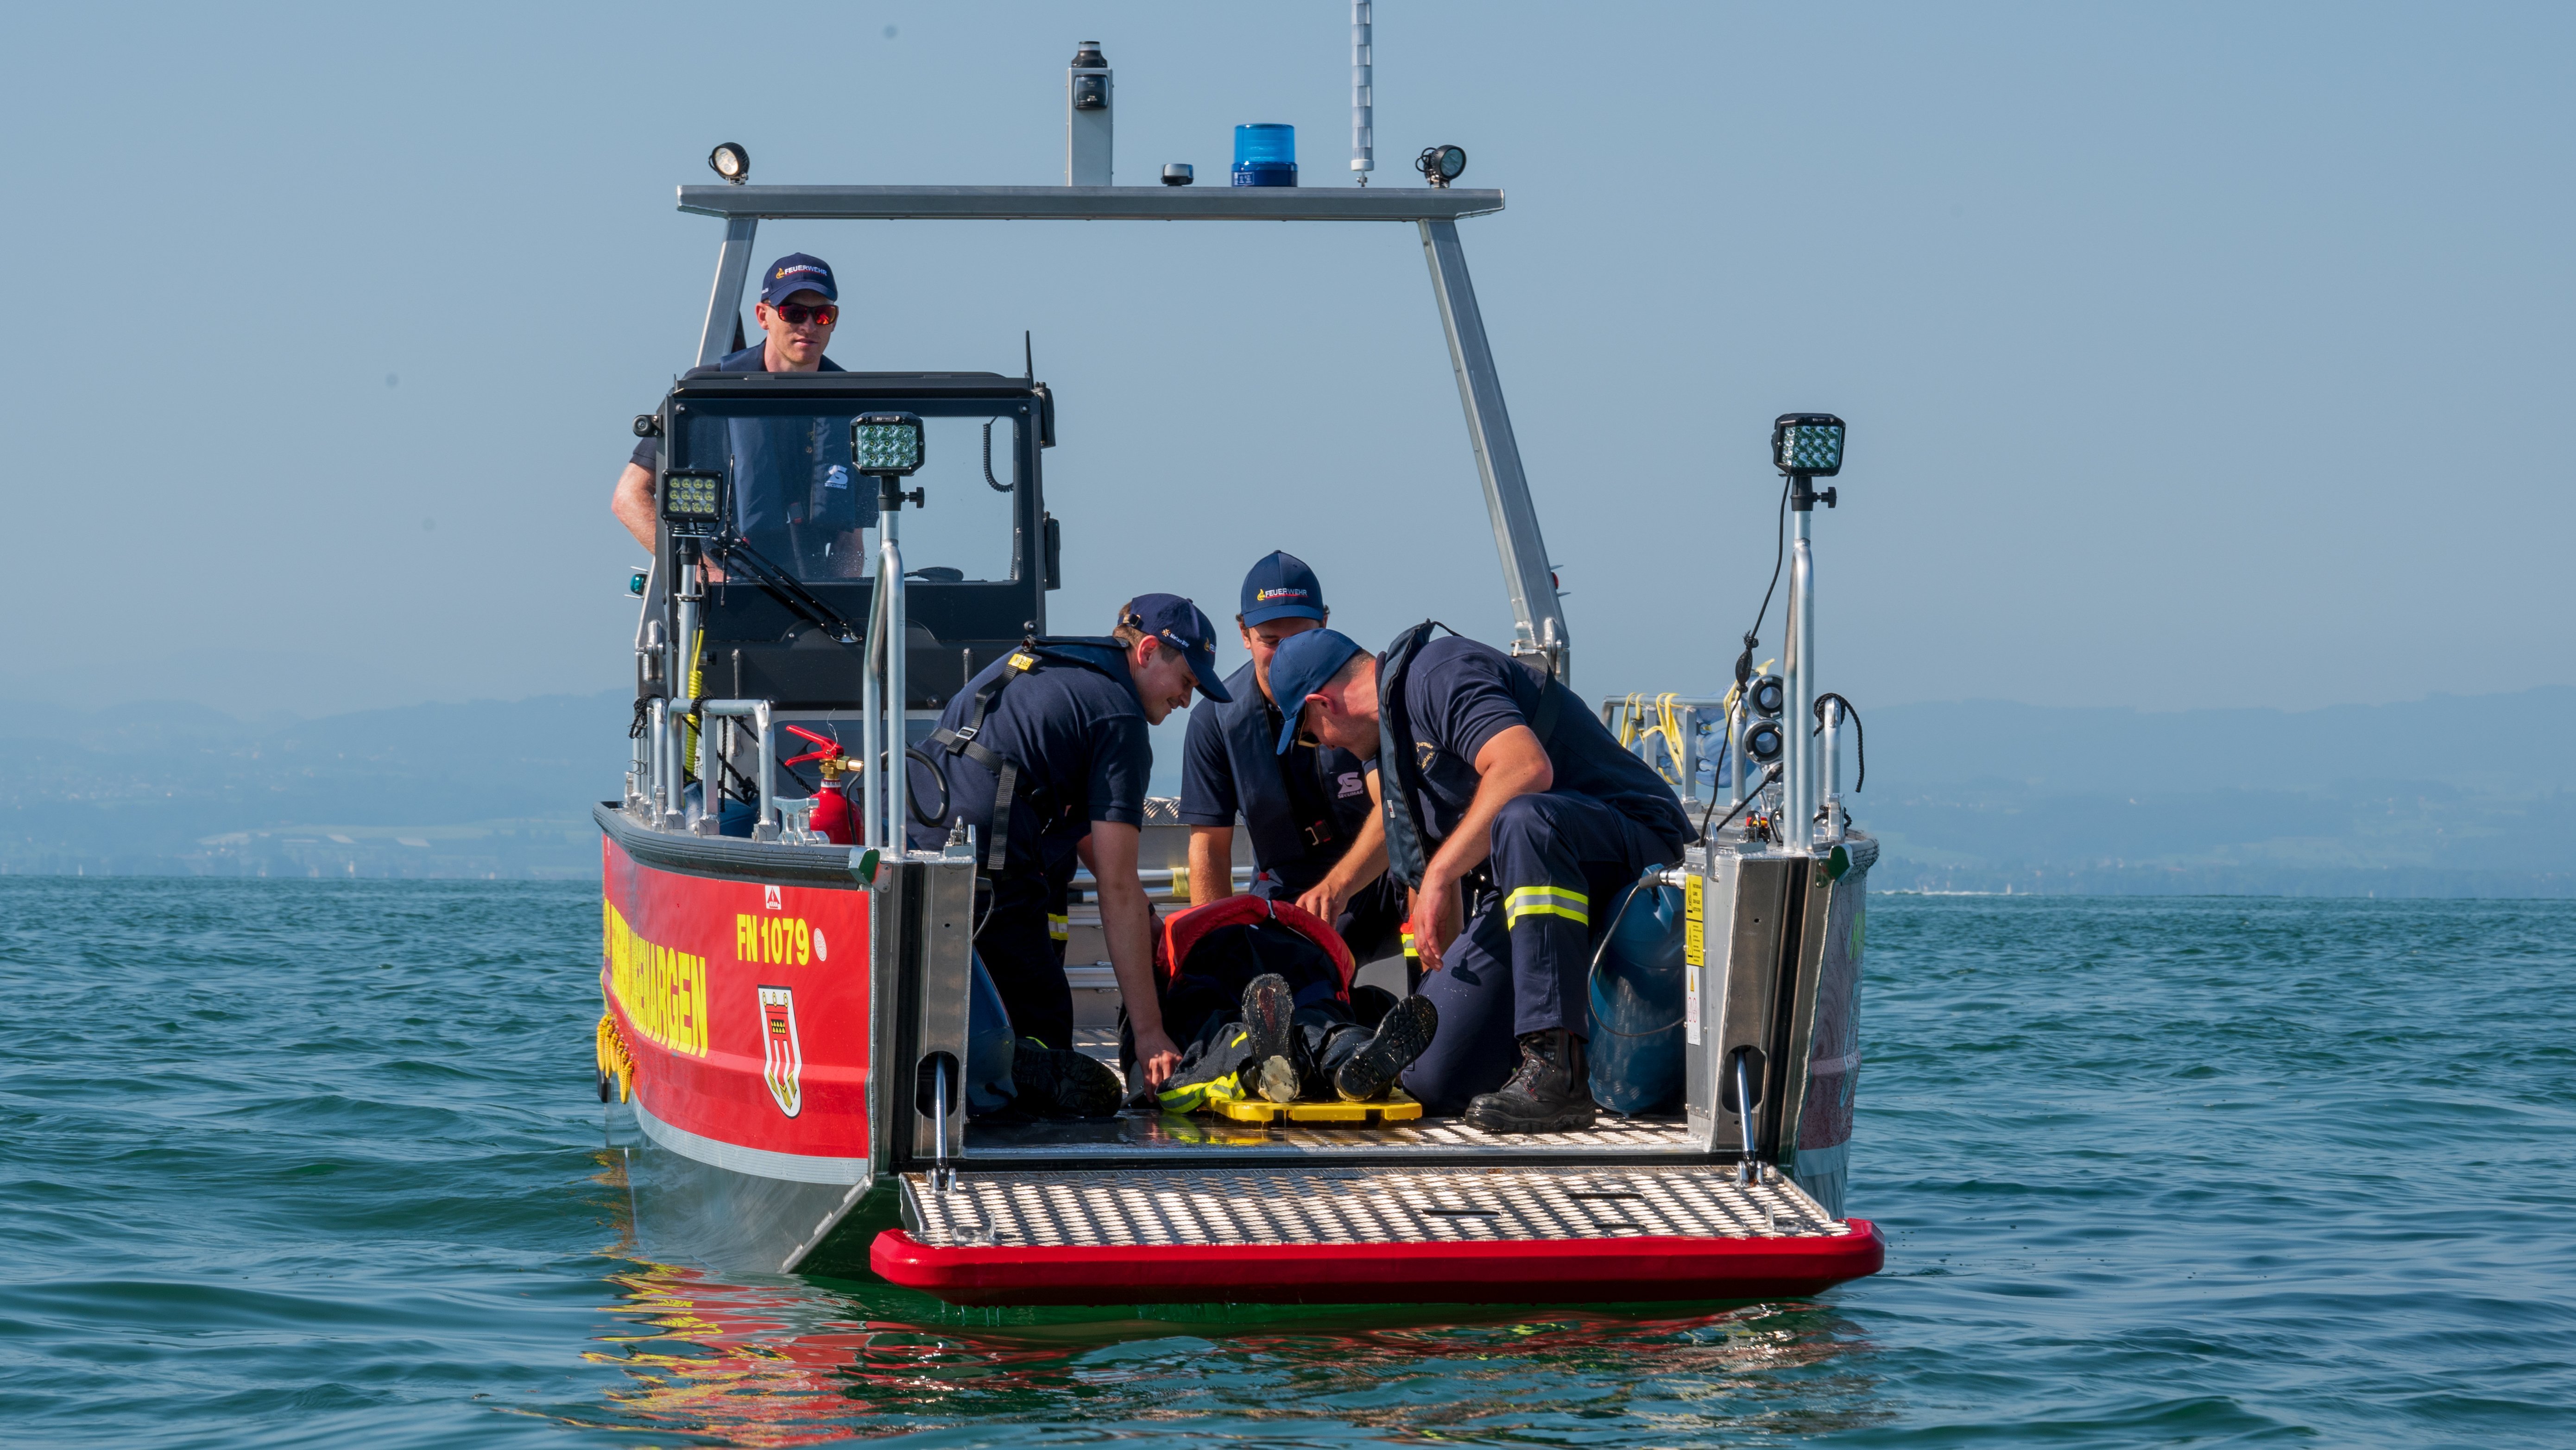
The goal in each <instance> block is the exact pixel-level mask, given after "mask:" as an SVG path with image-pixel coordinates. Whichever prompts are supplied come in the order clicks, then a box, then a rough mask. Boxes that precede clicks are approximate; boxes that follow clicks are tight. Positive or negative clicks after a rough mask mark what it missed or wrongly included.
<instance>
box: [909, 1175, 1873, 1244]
mask: <svg viewBox="0 0 2576 1450" xmlns="http://www.w3.org/2000/svg"><path fill="white" fill-rule="evenodd" d="M903 1183H904V1217H905V1225H906V1227H907V1228H908V1229H909V1230H910V1231H911V1233H912V1236H913V1238H914V1239H915V1240H916V1241H917V1242H919V1243H921V1244H923V1245H925V1246H930V1247H943V1248H944V1247H956V1246H975V1245H991V1246H997V1247H998V1246H1019V1247H1026V1248H1103V1247H1114V1246H1126V1245H1148V1244H1164V1245H1178V1244H1192V1245H1224V1244H1238V1245H1249V1244H1423V1243H1450V1242H1478V1243H1492V1242H1502V1241H1543V1240H1559V1241H1562V1240H1576V1239H1605V1238H1638V1237H1647V1238H1652V1237H1691V1238H1706V1239H1748V1238H1771V1239H1778V1238H1807V1239H1814V1238H1841V1237H1843V1236H1845V1235H1847V1234H1849V1233H1851V1232H1852V1226H1851V1225H1850V1224H1848V1223H1844V1222H1838V1221H1836V1220H1835V1219H1833V1218H1831V1217H1829V1216H1828V1215H1827V1214H1826V1213H1825V1211H1824V1209H1823V1208H1822V1207H1820V1206H1819V1205H1818V1204H1817V1203H1816V1201H1815V1200H1814V1199H1812V1198H1809V1197H1808V1196H1807V1195H1806V1194H1804V1193H1802V1192H1800V1191H1799V1190H1798V1188H1797V1185H1795V1184H1793V1183H1790V1182H1787V1181H1786V1180H1784V1179H1782V1178H1781V1177H1780V1176H1779V1175H1778V1174H1777V1173H1776V1172H1775V1173H1771V1174H1767V1175H1766V1176H1765V1178H1764V1180H1763V1181H1761V1182H1756V1183H1750V1184H1740V1183H1738V1182H1736V1181H1735V1171H1734V1170H1733V1169H1731V1168H1713V1167H1673V1168H1658V1169H1650V1170H1642V1171H1621V1170H1616V1169H1611V1170H1604V1169H1597V1168H1518V1169H1490V1170H1481V1171H1479V1170H1468V1171H1459V1170H1456V1169H1450V1170H1446V1171H1442V1170H1436V1169H1435V1170H1430V1171H1426V1172H1403V1171H1390V1170H1377V1171H1372V1172H1350V1171H1335V1170H1332V1169H1316V1168H1293V1167H1283V1168H1279V1169H1269V1170H1265V1169H1258V1168H1244V1169H1236V1170H1234V1171H1231V1172H1214V1173H1192V1172H1187V1171H1182V1170H1162V1171H1156V1172H1148V1173H1134V1172H1118V1173H1101V1172H1081V1171H1073V1172H1006V1173H989V1174H988V1173H974V1172H964V1173H960V1174H958V1175H957V1179H956V1183H955V1185H954V1186H953V1187H951V1188H950V1189H949V1190H948V1191H946V1192H940V1191H937V1190H935V1189H933V1188H932V1187H931V1185H930V1181H929V1176H928V1175H926V1174H920V1173H912V1174H907V1175H905V1177H904V1180H903Z"/></svg>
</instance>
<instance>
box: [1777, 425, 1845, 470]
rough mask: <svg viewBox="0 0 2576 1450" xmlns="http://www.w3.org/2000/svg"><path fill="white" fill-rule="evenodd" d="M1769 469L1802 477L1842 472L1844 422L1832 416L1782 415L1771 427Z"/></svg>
mask: <svg viewBox="0 0 2576 1450" xmlns="http://www.w3.org/2000/svg"><path fill="white" fill-rule="evenodd" d="M1771 466H1772V467H1774V468H1777V469H1779V470H1780V471H1781V472H1782V473H1791V474H1796V475H1798V476H1799V477H1801V478H1831V477H1833V476H1834V475H1835V474H1837V473H1840V472H1842V471H1843V420H1842V419H1840V418H1837V417H1835V416H1834V415H1833V414H1831V413H1783V414H1781V415H1780V416H1779V418H1778V419H1776V420H1775V421H1774V422H1773V423H1772V424H1771Z"/></svg>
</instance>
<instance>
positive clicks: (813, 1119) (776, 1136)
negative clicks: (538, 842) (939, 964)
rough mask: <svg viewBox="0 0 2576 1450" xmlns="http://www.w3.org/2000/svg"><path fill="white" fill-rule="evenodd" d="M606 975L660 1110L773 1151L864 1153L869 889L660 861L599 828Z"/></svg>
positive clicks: (709, 1134) (664, 1116) (674, 1121)
mask: <svg viewBox="0 0 2576 1450" xmlns="http://www.w3.org/2000/svg"><path fill="white" fill-rule="evenodd" d="M600 852H601V881H602V890H601V899H600V929H601V942H600V986H601V989H602V991H603V992H604V993H605V995H606V997H607V1000H608V1003H609V1010H610V1012H612V1013H613V1014H614V1015H615V1016H616V1018H617V1025H618V1029H619V1031H621V1032H622V1033H624V1034H625V1037H626V1044H627V1048H628V1050H629V1051H631V1052H632V1053H633V1054H634V1057H635V1066H636V1074H635V1077H636V1081H635V1096H636V1098H637V1100H638V1101H639V1102H641V1103H642V1104H643V1106H644V1107H645V1109H646V1110H647V1111H649V1112H650V1113H652V1115H653V1116H654V1117H656V1118H659V1119H660V1120H662V1121H663V1122H665V1123H668V1124H670V1125H671V1126H673V1127H676V1128H680V1129H683V1130H685V1131H688V1132H691V1133H695V1134H698V1135H699V1136H701V1137H706V1138H713V1139H715V1140H717V1141H719V1142H723V1143H731V1144H734V1145H736V1146H739V1147H746V1148H759V1149H765V1150H767V1151H770V1152H774V1153H797V1154H803V1155H807V1156H812V1157H825V1158H864V1157H866V1156H867V1153H868V1116H867V1113H868V980H869V972H868V905H869V900H870V898H869V895H868V893H867V892H864V891H856V890H851V891H835V890H830V889H826V888H822V887H812V886H765V885H762V884H760V883H758V882H747V881H718V880H712V879H709V878H707V877H703V876H683V875H679V874H677V873H675V872H670V871H657V870H655V869H653V868H652V867H650V866H646V865H643V864H641V863H639V862H637V861H636V860H635V859H634V858H633V857H631V856H629V855H627V854H626V852H625V851H624V850H623V849H622V848H620V847H619V846H618V844H617V843H616V842H615V841H613V840H608V839H606V838H603V839H602V840H601V842H600Z"/></svg>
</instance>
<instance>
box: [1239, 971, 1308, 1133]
mask: <svg viewBox="0 0 2576 1450" xmlns="http://www.w3.org/2000/svg"><path fill="white" fill-rule="evenodd" d="M1296 1011H1297V999H1296V997H1295V995H1294V994H1292V993H1291V992H1290V991H1289V990H1288V979H1287V978H1285V977H1282V976H1280V975H1279V974H1277V973H1276V972H1265V973H1263V974H1262V975H1260V976H1258V977H1255V978H1253V979H1252V981H1251V982H1250V983H1249V984H1248V985H1246V986H1245V987H1244V989H1243V1030H1244V1032H1245V1033H1246V1034H1247V1035H1249V1036H1250V1038H1251V1039H1252V1040H1251V1044H1250V1046H1251V1049H1252V1056H1251V1062H1252V1064H1253V1066H1252V1068H1251V1071H1250V1072H1249V1074H1248V1077H1249V1079H1250V1080H1249V1081H1247V1082H1245V1084H1244V1085H1245V1086H1246V1087H1249V1088H1251V1089H1252V1090H1253V1091H1255V1092H1257V1093H1259V1094H1261V1096H1263V1097H1265V1098H1268V1099H1269V1100H1270V1101H1272V1102H1274V1103H1287V1102H1295V1101H1296V1100H1297V1069H1296V1066H1295V1065H1294V1064H1293V1063H1291V1062H1290V1061H1289V1054H1290V1052H1291V1051H1292V1050H1293V1049H1292V1048H1291V1046H1290V1043H1289V1038H1290V1034H1291V1033H1292V1032H1294V1030H1295V1025H1294V1019H1295V1016H1296Z"/></svg>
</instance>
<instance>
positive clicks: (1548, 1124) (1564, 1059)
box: [1467, 1027, 1600, 1133]
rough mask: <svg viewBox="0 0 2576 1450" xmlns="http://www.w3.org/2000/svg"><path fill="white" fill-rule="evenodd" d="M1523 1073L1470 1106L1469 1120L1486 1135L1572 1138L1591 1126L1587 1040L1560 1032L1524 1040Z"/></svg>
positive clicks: (1524, 1035)
mask: <svg viewBox="0 0 2576 1450" xmlns="http://www.w3.org/2000/svg"><path fill="white" fill-rule="evenodd" d="M1519 1041H1520V1048H1521V1066H1520V1071H1518V1072H1515V1073H1513V1074H1512V1080H1511V1081H1510V1082H1507V1083H1505V1084H1503V1085H1502V1087H1501V1088H1500V1089H1499V1090H1497V1091H1494V1092H1489V1093H1486V1094H1485V1095H1483V1096H1482V1097H1479V1098H1477V1099H1476V1100H1475V1101H1473V1102H1471V1103H1469V1104H1467V1121H1468V1122H1469V1123H1472V1124H1474V1125H1475V1126H1476V1127H1479V1128H1482V1129H1484V1130H1485V1131H1486V1132H1488V1133H1568V1132H1573V1131H1576V1130H1578V1129H1582V1128H1589V1127H1591V1126H1592V1115H1593V1114H1594V1113H1596V1112H1598V1111H1600V1110H1599V1109H1598V1108H1596V1107H1594V1106H1593V1104H1592V1083H1591V1077H1592V1069H1591V1067H1590V1066H1589V1065H1588V1064H1587V1063H1585V1062H1584V1060H1583V1039H1582V1038H1580V1037H1577V1036H1575V1035H1574V1034H1573V1033H1571V1032H1568V1031H1566V1030H1565V1029H1564V1028H1562V1027H1556V1028H1550V1029H1549V1030H1547V1031H1545V1032H1524V1033H1522V1034H1521V1036H1520V1039H1519Z"/></svg>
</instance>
